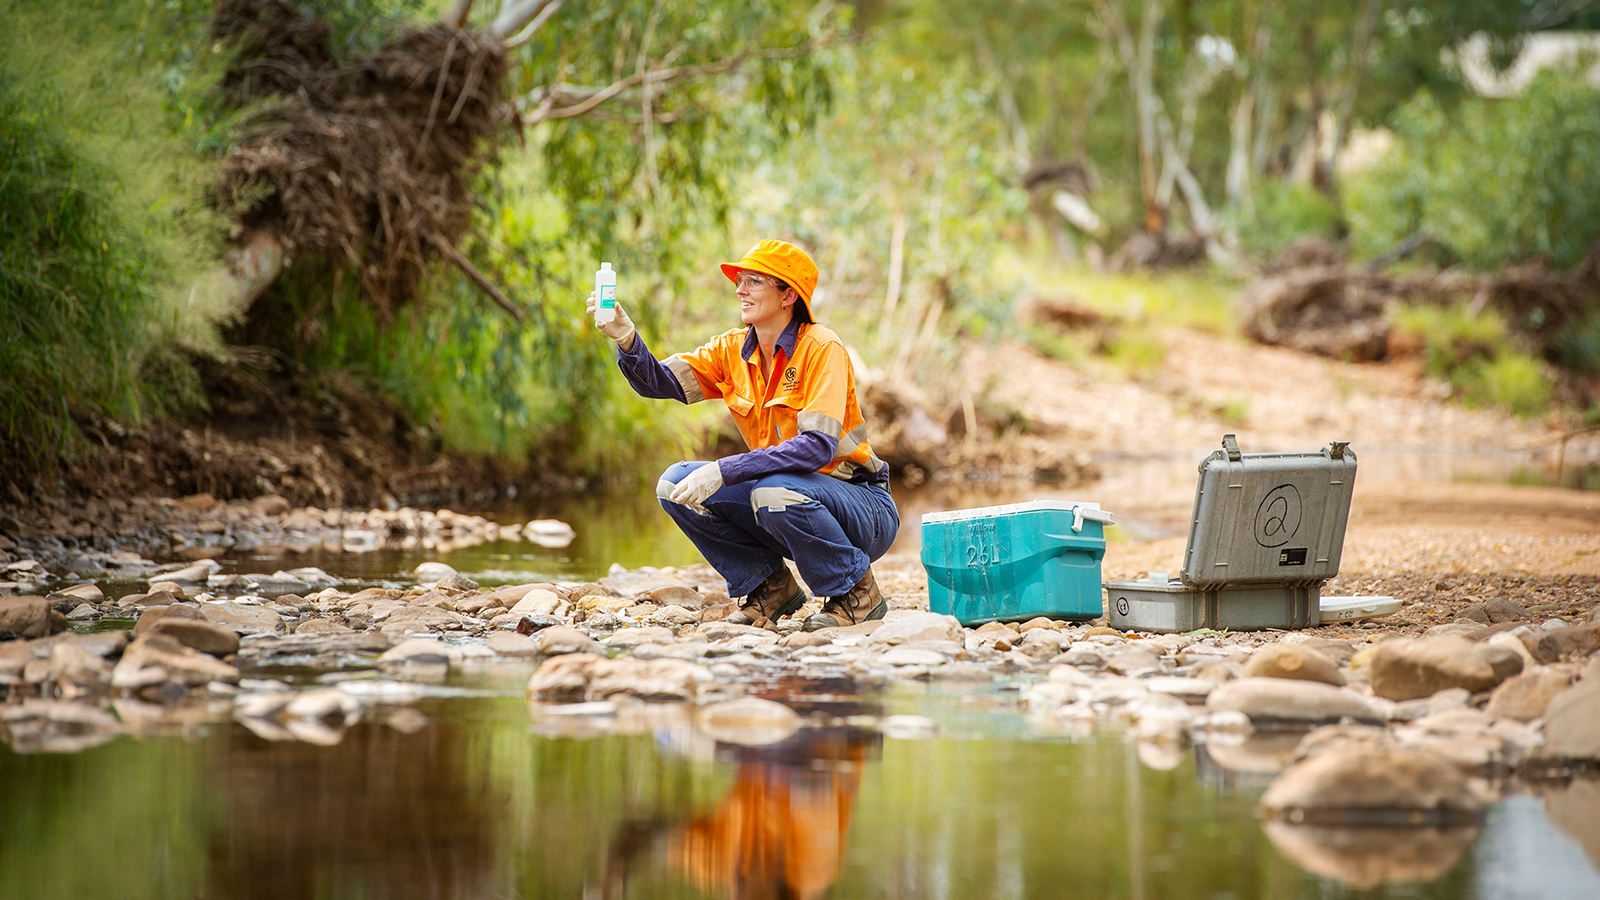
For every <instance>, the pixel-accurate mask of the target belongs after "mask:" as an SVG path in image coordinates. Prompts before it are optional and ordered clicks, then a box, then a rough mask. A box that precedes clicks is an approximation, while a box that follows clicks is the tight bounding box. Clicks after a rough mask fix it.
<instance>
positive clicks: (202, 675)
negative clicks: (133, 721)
mask: <svg viewBox="0 0 1600 900" xmlns="http://www.w3.org/2000/svg"><path fill="white" fill-rule="evenodd" d="M211 681H222V682H228V683H238V681H239V670H238V669H236V668H234V667H233V666H230V665H228V664H227V663H225V662H223V661H222V660H220V659H217V658H216V657H214V656H210V655H208V654H205V653H201V652H200V651H198V650H194V649H191V648H189V647H185V646H184V645H182V644H180V643H178V640H177V639H176V638H174V637H172V636H171V635H165V634H159V633H151V634H146V635H143V636H141V637H140V638H139V639H138V640H135V641H134V642H133V643H131V644H129V645H128V649H127V650H125V651H123V653H122V659H121V661H120V662H118V663H117V666H116V668H115V669H113V670H112V672H111V686H112V687H115V688H120V689H122V690H129V691H136V690H139V689H141V688H149V687H155V686H159V685H163V684H168V683H171V684H176V685H183V686H187V687H198V686H200V685H204V684H206V683H207V682H211Z"/></svg>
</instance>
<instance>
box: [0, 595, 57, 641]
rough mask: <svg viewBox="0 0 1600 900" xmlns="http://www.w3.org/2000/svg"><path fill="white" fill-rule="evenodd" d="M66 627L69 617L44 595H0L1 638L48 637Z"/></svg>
mask: <svg viewBox="0 0 1600 900" xmlns="http://www.w3.org/2000/svg"><path fill="white" fill-rule="evenodd" d="M66 628H67V617H66V616H64V615H62V614H61V613H60V612H59V611H57V610H55V609H52V608H51V606H50V602H49V601H48V600H46V599H45V598H43V597H0V640H5V639H8V638H40V637H46V636H48V635H52V634H56V633H57V632H60V631H65V630H66Z"/></svg>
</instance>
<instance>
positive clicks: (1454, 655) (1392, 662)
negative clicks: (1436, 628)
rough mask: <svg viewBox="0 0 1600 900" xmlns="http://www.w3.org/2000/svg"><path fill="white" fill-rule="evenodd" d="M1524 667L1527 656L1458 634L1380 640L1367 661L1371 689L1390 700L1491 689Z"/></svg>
mask: <svg viewBox="0 0 1600 900" xmlns="http://www.w3.org/2000/svg"><path fill="white" fill-rule="evenodd" d="M1520 671H1522V657H1521V656H1518V655H1517V654H1516V653H1513V652H1512V651H1510V650H1508V649H1506V648H1504V647H1498V646H1493V645H1485V644H1475V643H1473V642H1472V641H1469V640H1466V639H1464V638H1458V637H1438V638H1423V639H1420V640H1408V639H1406V638H1397V639H1394V640H1389V641H1385V642H1383V643H1382V644H1379V645H1378V647H1377V650H1376V651H1375V652H1374V653H1373V654H1372V659H1371V662H1370V663H1369V664H1368V681H1369V683H1370V684H1371V685H1372V692H1373V693H1374V694H1376V695H1378V696H1379V697H1384V698H1387V699H1389V700H1410V699H1412V698H1414V697H1426V696H1429V695H1430V694H1433V693H1435V692H1437V691H1442V690H1445V689H1446V688H1453V687H1460V688H1465V689H1467V690H1469V691H1471V692H1473V693H1477V692H1479V691H1486V690H1489V689H1490V688H1493V687H1495V686H1496V685H1498V684H1499V683H1500V682H1502V681H1504V680H1506V679H1507V678H1510V677H1511V676H1512V675H1515V674H1517V673H1518V672H1520Z"/></svg>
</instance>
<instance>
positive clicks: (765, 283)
mask: <svg viewBox="0 0 1600 900" xmlns="http://www.w3.org/2000/svg"><path fill="white" fill-rule="evenodd" d="M736 283H737V284H738V285H739V287H742V288H747V289H749V290H752V291H754V290H759V289H760V288H764V287H776V286H777V284H778V282H777V281H776V280H774V279H772V278H769V277H767V276H766V275H757V274H755V273H754V272H740V273H739V280H738V281H737V282H736Z"/></svg>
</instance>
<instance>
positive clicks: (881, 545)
mask: <svg viewBox="0 0 1600 900" xmlns="http://www.w3.org/2000/svg"><path fill="white" fill-rule="evenodd" d="M703 465H707V463H704V462H680V463H675V464H674V465H673V466H672V467H671V468H669V469H667V471H665V472H663V473H662V474H661V481H660V482H659V483H657V485H656V496H658V497H659V498H661V508H662V509H665V510H666V511H667V515H669V516H671V517H672V519H673V521H675V522H677V523H678V527H679V528H681V529H683V533H684V534H686V535H688V536H689V540H690V541H693V542H694V545H695V546H696V547H698V548H699V550H700V553H701V554H702V555H703V556H705V558H706V562H708V563H710V564H711V567H712V568H714V569H716V570H717V572H718V573H719V574H721V575H722V577H723V578H726V579H727V580H728V596H730V597H744V596H747V595H748V594H749V593H750V592H751V591H753V590H755V589H756V587H757V586H758V585H760V584H761V582H762V581H765V580H766V578H767V576H768V575H771V574H772V573H773V572H776V571H778V567H779V566H781V565H783V560H784V558H786V557H787V558H788V559H792V560H794V562H795V568H797V569H799V570H800V577H801V578H803V579H805V582H806V585H807V586H808V587H810V588H811V592H812V593H813V594H815V595H816V596H819V597H838V596H840V595H842V594H846V593H848V592H849V591H850V589H851V588H853V587H855V586H856V582H858V581H860V580H861V579H862V577H863V576H865V575H866V574H867V567H868V566H870V565H871V564H872V561H873V560H875V559H877V558H878V557H880V556H882V555H883V554H885V553H887V552H888V551H889V547H890V545H892V544H893V543H894V538H895V535H896V534H897V533H898V532H899V531H900V511H899V510H897V509H896V508H895V505H894V498H892V497H890V496H889V491H888V489H887V488H884V487H879V486H877V485H865V484H851V483H850V482H847V481H841V480H839V479H837V478H834V477H833V476H831V475H822V474H820V473H817V472H780V473H778V474H776V475H767V476H765V477H762V478H757V479H755V480H753V481H747V482H744V483H741V484H729V485H724V486H723V487H722V488H721V489H719V490H718V491H717V492H716V493H714V494H712V495H711V496H710V497H708V498H706V502H705V504H704V506H705V508H706V510H707V512H705V513H701V512H699V511H697V510H694V509H691V508H690V507H687V506H684V505H682V504H678V503H673V502H672V501H671V500H668V499H667V495H668V494H669V493H671V491H672V487H673V486H674V485H676V484H677V483H678V482H679V481H681V480H683V477H684V476H686V475H688V474H689V473H690V472H693V471H694V470H695V469H698V468H700V467H701V466H703Z"/></svg>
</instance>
